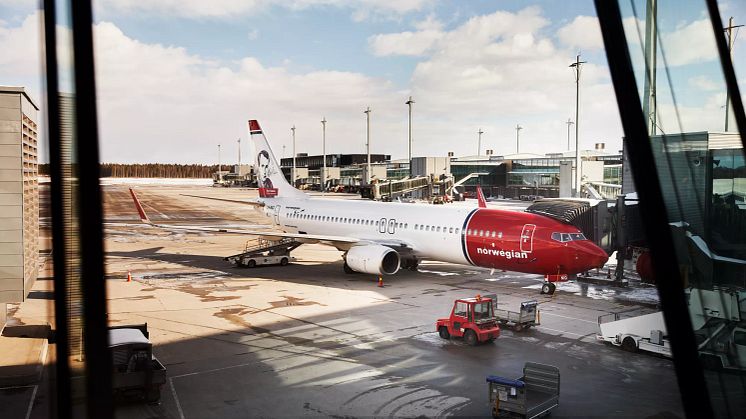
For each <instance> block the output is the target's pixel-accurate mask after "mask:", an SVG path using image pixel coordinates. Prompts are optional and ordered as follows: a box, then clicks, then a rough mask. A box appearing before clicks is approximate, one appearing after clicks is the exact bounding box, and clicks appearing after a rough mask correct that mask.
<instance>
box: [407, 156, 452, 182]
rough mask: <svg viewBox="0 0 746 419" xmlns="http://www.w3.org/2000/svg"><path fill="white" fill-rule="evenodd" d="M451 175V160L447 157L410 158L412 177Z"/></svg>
mask: <svg viewBox="0 0 746 419" xmlns="http://www.w3.org/2000/svg"><path fill="white" fill-rule="evenodd" d="M450 174H451V159H450V158H448V157H412V176H430V175H435V178H436V179H437V178H439V177H440V175H450Z"/></svg>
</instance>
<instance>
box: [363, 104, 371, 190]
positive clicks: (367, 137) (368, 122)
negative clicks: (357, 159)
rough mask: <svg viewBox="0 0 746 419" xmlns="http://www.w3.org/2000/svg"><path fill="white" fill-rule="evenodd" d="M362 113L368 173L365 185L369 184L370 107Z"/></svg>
mask: <svg viewBox="0 0 746 419" xmlns="http://www.w3.org/2000/svg"><path fill="white" fill-rule="evenodd" d="M363 113H364V114H365V119H366V139H365V148H366V149H367V152H368V169H367V170H368V172H367V173H366V174H365V178H366V179H364V180H365V184H366V185H367V184H369V183H370V113H371V110H370V106H368V108H367V109H365V110H364V111H363Z"/></svg>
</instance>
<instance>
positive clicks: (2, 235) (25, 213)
mask: <svg viewBox="0 0 746 419" xmlns="http://www.w3.org/2000/svg"><path fill="white" fill-rule="evenodd" d="M37 112H38V111H37V109H36V107H35V105H34V104H33V103H32V102H31V101H30V100H28V98H27V97H26V96H25V95H24V94H23V91H22V90H21V89H19V88H10V89H8V90H5V89H4V88H0V305H2V306H3V307H4V306H5V304H4V303H7V302H21V301H24V300H25V298H26V296H27V295H28V292H29V290H30V289H31V287H33V284H34V281H36V277H37V275H38V254H39V245H38V243H39V198H38V194H39V192H38V180H37V176H38V169H37V154H36V153H37V125H36V119H37Z"/></svg>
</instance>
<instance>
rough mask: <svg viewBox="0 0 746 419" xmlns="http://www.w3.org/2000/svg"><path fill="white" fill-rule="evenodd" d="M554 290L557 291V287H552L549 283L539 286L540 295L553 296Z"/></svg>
mask: <svg viewBox="0 0 746 419" xmlns="http://www.w3.org/2000/svg"><path fill="white" fill-rule="evenodd" d="M556 289H557V286H556V285H554V284H553V283H551V282H545V283H543V284H542V285H541V293H542V294H549V295H553V294H554V290H556Z"/></svg>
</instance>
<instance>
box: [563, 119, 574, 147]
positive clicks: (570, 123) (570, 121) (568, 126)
mask: <svg viewBox="0 0 746 419" xmlns="http://www.w3.org/2000/svg"><path fill="white" fill-rule="evenodd" d="M565 123H566V124H567V151H570V126H571V125H574V124H575V123H574V122H572V119H570V118H567V122H565Z"/></svg>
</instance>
